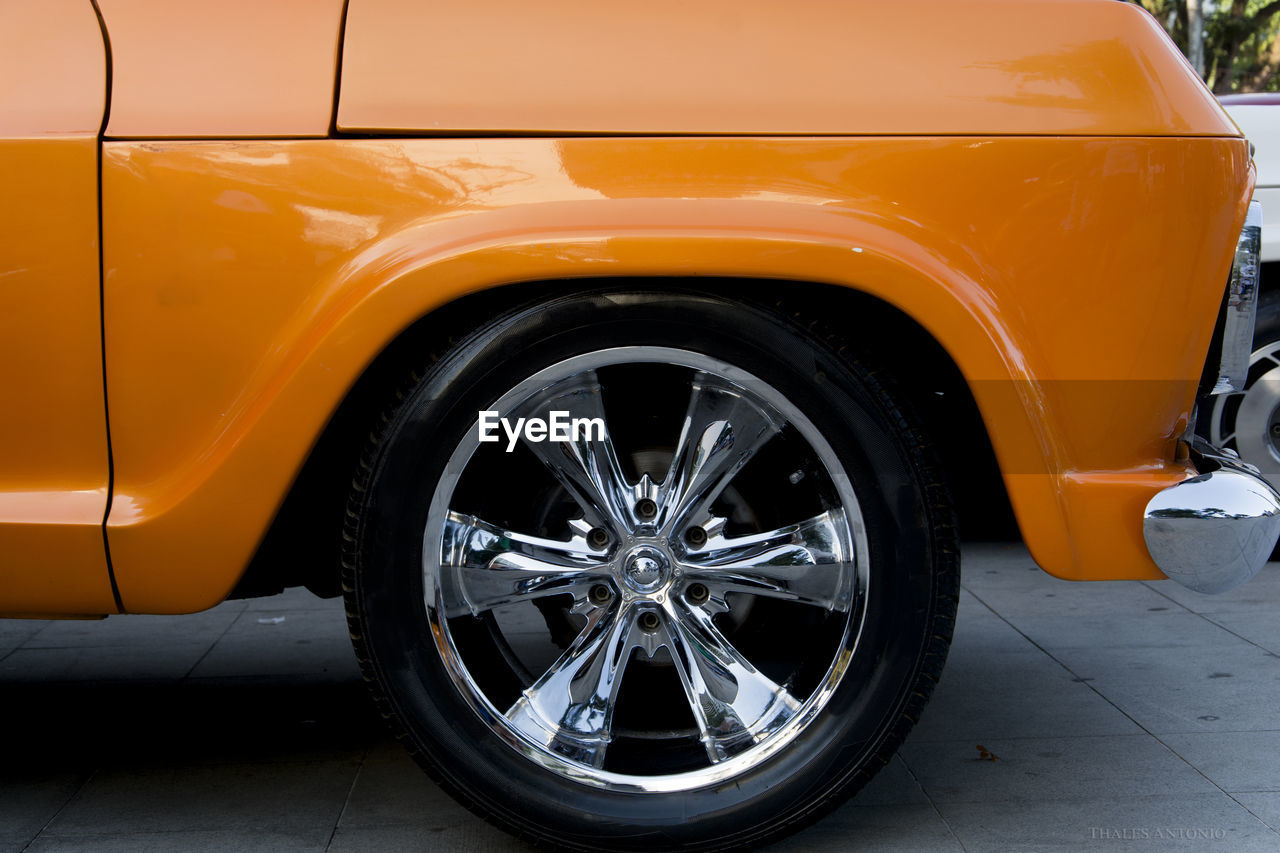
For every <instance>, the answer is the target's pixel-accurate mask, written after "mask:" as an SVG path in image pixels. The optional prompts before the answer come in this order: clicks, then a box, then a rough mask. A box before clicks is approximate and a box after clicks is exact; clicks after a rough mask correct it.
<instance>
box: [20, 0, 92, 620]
mask: <svg viewBox="0 0 1280 853" xmlns="http://www.w3.org/2000/svg"><path fill="white" fill-rule="evenodd" d="M106 66H107V63H106V52H105V50H104V47H103V40H102V30H101V28H100V26H99V24H98V18H97V16H96V15H95V14H94V10H93V5H92V4H91V3H90V2H89V0H46V2H40V3H17V2H7V3H2V4H0V81H4V82H5V83H8V84H9V85H0V234H3V235H4V242H3V244H0V388H3V389H4V400H5V406H4V408H3V416H2V417H0V613H109V612H114V611H115V609H116V605H115V599H114V597H113V595H112V590H111V584H110V578H109V575H108V569H107V562H106V555H105V550H104V545H103V535H102V521H103V518H104V517H105V515H106V509H107V489H108V481H109V473H108V472H109V461H108V454H107V420H106V412H105V410H104V403H103V387H102V338H101V315H100V294H99V285H98V279H99V269H98V142H97V137H98V131H99V129H100V128H101V126H102V115H103V109H104V105H105V102H106V80H107V73H106Z"/></svg>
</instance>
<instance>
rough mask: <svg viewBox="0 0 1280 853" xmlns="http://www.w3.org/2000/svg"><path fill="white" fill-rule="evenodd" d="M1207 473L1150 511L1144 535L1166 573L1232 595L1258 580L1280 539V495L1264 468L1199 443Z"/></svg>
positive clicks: (1194, 451)
mask: <svg viewBox="0 0 1280 853" xmlns="http://www.w3.org/2000/svg"><path fill="white" fill-rule="evenodd" d="M1191 458H1192V461H1193V462H1194V463H1195V466H1196V470H1198V471H1199V472H1200V473H1199V474H1198V475H1197V476H1195V477H1191V478H1190V479H1187V480H1183V481H1182V482H1181V483H1178V484H1177V485H1174V486H1170V487H1168V488H1167V489H1163V490H1161V491H1160V492H1159V493H1157V494H1156V496H1155V497H1153V498H1152V499H1151V500H1150V502H1149V503H1148V504H1147V510H1146V513H1145V514H1144V516H1143V520H1142V536H1143V538H1144V539H1145V540H1146V542H1147V552H1148V553H1149V554H1150V555H1151V559H1152V560H1154V561H1155V564H1156V565H1157V566H1159V567H1160V571H1162V572H1164V573H1165V574H1166V575H1168V576H1169V578H1170V579H1172V580H1175V581H1177V582H1178V583H1180V584H1182V585H1183V586H1185V587H1187V588H1188V589H1193V590H1195V591H1196V592H1208V593H1217V592H1226V591H1227V590H1229V589H1232V588H1233V587H1237V586H1239V585H1240V584H1242V583H1244V582H1245V581H1247V580H1248V579H1249V578H1251V577H1253V576H1254V575H1255V574H1257V573H1258V569H1260V568H1262V566H1263V565H1264V564H1265V563H1266V562H1267V558H1268V557H1270V556H1271V551H1272V549H1273V548H1274V547H1275V545H1276V539H1277V537H1280V494H1277V493H1276V490H1275V489H1273V488H1271V486H1270V485H1268V484H1267V481H1266V480H1264V479H1262V477H1261V476H1260V475H1259V474H1258V469H1257V468H1254V467H1253V466H1252V465H1247V464H1245V463H1244V462H1241V461H1240V460H1239V459H1238V458H1236V457H1235V456H1231V455H1228V453H1226V452H1223V451H1221V450H1218V449H1217V448H1215V447H1213V446H1212V445H1211V444H1209V443H1208V442H1206V441H1205V440H1204V439H1201V438H1196V439H1195V441H1194V443H1193V445H1192V448H1191Z"/></svg>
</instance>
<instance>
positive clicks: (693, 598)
mask: <svg viewBox="0 0 1280 853" xmlns="http://www.w3.org/2000/svg"><path fill="white" fill-rule="evenodd" d="M684 597H685V598H687V599H688V600H689V603H690V604H705V603H706V601H707V599H708V598H710V597H711V591H710V590H708V589H707V588H706V586H704V585H703V584H700V583H691V584H689V588H688V589H686V590H685V591H684Z"/></svg>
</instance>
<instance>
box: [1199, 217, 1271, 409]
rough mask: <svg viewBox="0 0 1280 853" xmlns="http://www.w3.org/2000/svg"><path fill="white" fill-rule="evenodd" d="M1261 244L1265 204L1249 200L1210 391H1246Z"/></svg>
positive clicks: (1237, 247) (1229, 289)
mask: <svg viewBox="0 0 1280 853" xmlns="http://www.w3.org/2000/svg"><path fill="white" fill-rule="evenodd" d="M1261 246H1262V205H1261V204H1259V203H1258V202H1256V201H1251V202H1249V212H1248V214H1246V216H1245V220H1244V227H1243V228H1241V229H1240V237H1239V238H1238V239H1237V240H1236V254H1235V259H1234V260H1233V261H1232V264H1231V277H1230V278H1229V279H1228V281H1227V294H1226V302H1225V304H1224V305H1223V312H1224V313H1223V317H1222V324H1221V338H1220V339H1219V341H1218V349H1219V351H1218V365H1217V376H1216V378H1215V379H1214V382H1213V385H1212V386H1211V388H1210V390H1209V393H1210V394H1229V393H1231V392H1232V391H1243V390H1244V385H1245V381H1246V380H1247V378H1248V376H1249V357H1250V355H1251V354H1252V352H1253V323H1254V318H1255V316H1256V315H1257V312H1258V264H1259V258H1260V256H1261V255H1260V252H1261Z"/></svg>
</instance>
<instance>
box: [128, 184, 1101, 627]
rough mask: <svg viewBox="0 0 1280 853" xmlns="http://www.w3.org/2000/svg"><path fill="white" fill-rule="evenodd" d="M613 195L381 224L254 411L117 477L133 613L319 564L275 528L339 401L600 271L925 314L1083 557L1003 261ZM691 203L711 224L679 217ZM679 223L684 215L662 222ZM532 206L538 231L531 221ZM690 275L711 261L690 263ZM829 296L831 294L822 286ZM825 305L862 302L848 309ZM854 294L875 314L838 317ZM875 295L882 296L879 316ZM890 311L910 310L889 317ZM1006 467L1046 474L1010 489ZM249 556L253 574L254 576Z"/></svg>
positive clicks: (334, 283)
mask: <svg viewBox="0 0 1280 853" xmlns="http://www.w3.org/2000/svg"><path fill="white" fill-rule="evenodd" d="M610 204H611V205H617V204H621V205H622V206H623V209H614V208H609V209H606V210H604V211H601V210H599V209H597V208H596V207H594V206H588V207H589V208H590V209H589V210H588V209H583V210H581V211H579V210H578V209H577V206H575V205H569V207H571V208H573V210H572V211H567V210H561V209H560V208H559V206H557V210H558V211H559V213H560V214H562V216H561V217H560V219H559V220H556V221H564V217H565V216H567V214H568V213H569V212H572V213H573V214H574V215H573V216H571V217H568V221H570V222H576V223H578V224H577V225H565V226H563V227H561V228H551V227H546V224H545V218H543V217H542V216H541V215H540V214H539V212H536V211H528V210H525V211H520V215H519V216H518V217H516V218H515V219H514V220H513V219H512V217H513V216H514V215H515V214H514V213H513V212H511V211H495V212H493V213H492V214H479V215H478V216H477V218H479V219H485V220H487V221H486V222H485V223H483V224H482V225H481V226H476V225H474V224H472V225H469V226H468V227H467V228H465V229H463V231H464V232H465V234H464V233H461V232H460V231H459V229H460V228H462V226H463V225H464V224H465V223H464V222H463V221H462V219H453V220H449V221H447V222H444V223H440V224H439V228H440V229H442V230H438V231H430V229H429V233H424V232H422V229H421V228H420V227H416V226H415V227H411V228H408V229H406V230H403V231H399V232H394V233H391V234H388V235H386V237H385V238H383V239H380V240H378V241H377V243H376V245H374V246H371V247H369V248H368V249H367V250H366V251H362V252H360V253H359V254H358V255H357V256H355V257H353V258H352V259H351V260H349V261H348V262H347V263H346V264H344V265H343V266H342V267H341V269H339V270H337V271H336V272H335V273H334V274H333V276H332V277H331V278H330V279H329V280H327V281H324V282H319V283H317V284H316V286H315V293H314V295H313V297H312V299H311V300H310V301H309V303H308V304H307V305H306V306H304V310H301V311H300V312H299V313H298V314H296V315H295V317H294V319H293V321H292V322H291V324H290V326H289V328H286V329H282V330H278V332H277V334H276V339H275V345H274V350H273V352H272V356H273V358H274V359H275V361H274V364H272V365H266V366H264V369H262V370H260V371H259V372H258V375H257V377H258V379H259V380H260V381H259V382H258V384H256V385H255V387H252V388H246V389H244V390H243V391H242V393H241V395H240V399H241V400H243V401H244V404H243V407H242V408H241V409H240V410H239V411H236V412H234V413H231V414H230V415H229V416H228V417H227V419H226V422H225V424H224V425H223V426H222V427H221V428H220V429H221V431H220V433H219V435H218V436H217V441H216V443H215V444H213V445H210V446H209V448H208V449H207V450H206V451H205V452H202V454H201V455H200V456H199V457H196V458H191V459H189V460H188V461H187V462H186V463H184V466H185V467H184V468H183V469H182V470H176V471H172V472H170V473H167V474H166V475H165V478H164V480H162V481H157V482H152V483H142V484H141V485H145V486H147V487H148V489H149V491H147V492H140V491H135V492H130V491H128V490H125V491H120V490H118V491H117V493H116V495H115V496H114V502H113V508H112V514H111V517H110V518H109V519H108V522H107V533H108V540H109V543H110V547H111V554H112V560H113V565H114V566H115V569H116V576H117V579H118V581H119V583H120V587H121V595H122V598H123V600H124V605H125V609H126V610H127V611H131V612H147V613H180V612H191V611H195V610H200V609H204V608H207V607H211V606H213V605H215V604H217V603H218V602H220V601H222V600H223V599H225V598H226V597H227V596H228V595H229V594H233V591H234V594H237V595H243V594H251V593H268V592H271V591H273V589H274V588H276V586H277V585H278V584H277V582H276V581H274V580H271V581H269V582H267V583H265V585H264V583H263V579H264V577H269V575H263V573H262V572H263V570H262V568H261V567H262V566H263V565H264V564H269V563H271V562H272V561H273V560H277V559H280V558H281V550H280V549H281V547H282V546H284V547H285V548H286V553H285V554H284V555H283V559H285V560H287V561H288V562H290V563H294V564H309V563H311V562H312V561H313V560H314V559H315V557H314V555H312V554H308V553H287V547H288V546H289V545H290V544H291V540H290V537H289V536H286V535H284V534H282V533H280V532H279V531H281V530H288V529H290V526H291V522H290V521H289V519H291V518H293V519H296V518H297V516H298V513H299V510H298V509H297V507H298V505H299V501H297V500H293V501H291V502H286V498H287V497H288V496H290V495H295V494H299V493H303V492H307V491H309V490H311V489H312V488H313V486H314V480H313V478H314V477H315V476H317V475H316V474H315V472H316V471H324V470H325V464H326V463H325V461H324V460H327V459H329V458H330V457H331V454H330V452H329V450H328V448H330V447H331V446H333V445H334V444H335V443H336V442H338V441H339V439H340V437H342V436H344V435H347V433H346V432H345V431H346V430H348V429H350V427H348V426H347V425H346V415H344V411H364V412H366V413H367V411H368V407H369V406H370V405H372V402H371V401H372V400H373V399H374V398H375V396H376V395H375V394H374V391H373V389H378V388H380V387H381V390H382V391H384V392H385V391H386V390H387V389H386V388H385V387H384V386H380V382H382V381H384V380H382V379H381V378H380V377H382V376H383V375H384V373H383V371H384V368H385V365H389V364H395V363H397V361H398V360H400V359H398V356H403V354H404V352H405V348H407V347H410V346H411V345H413V344H414V343H415V342H420V341H422V340H423V338H422V337H421V336H423V335H427V336H429V337H430V339H431V340H432V341H436V342H439V341H440V340H441V339H442V338H447V337H448V336H449V335H450V334H456V333H459V332H460V331H461V330H463V329H465V328H466V326H467V323H468V322H474V320H475V317H476V315H477V314H481V315H483V314H485V313H486V312H491V311H493V310H497V309H498V308H499V307H501V306H504V305H510V304H512V302H513V300H514V299H515V297H517V296H518V297H520V298H532V297H534V296H537V295H542V296H545V295H546V294H547V293H548V292H553V291H549V288H563V287H565V286H574V287H580V286H583V285H584V281H585V280H599V279H609V280H612V281H618V280H630V281H637V280H644V281H650V282H652V281H655V280H660V281H662V282H663V283H664V285H667V286H671V285H673V284H677V283H678V282H680V281H681V280H685V281H686V282H688V283H692V284H694V285H696V286H698V287H704V288H705V287H708V286H710V285H711V284H712V283H715V284H716V286H718V287H720V288H721V292H723V293H724V294H725V295H727V296H730V297H734V296H741V295H742V294H748V293H757V294H760V293H761V292H762V291H766V290H767V291H769V292H770V295H772V296H773V297H774V298H778V297H784V298H787V299H788V302H789V303H794V304H796V305H797V306H798V309H799V310H801V311H802V312H815V313H816V314H818V315H822V314H827V315H830V316H826V317H823V319H824V320H826V321H828V322H836V323H840V324H841V325H842V326H844V327H846V328H848V329H849V330H850V331H851V332H855V331H856V332H858V333H859V334H864V333H865V330H866V329H868V328H875V327H876V323H875V322H873V321H875V320H876V319H877V318H879V317H885V316H888V317H897V316H898V315H903V316H904V317H906V318H910V321H911V324H914V326H913V325H911V324H907V325H903V324H902V323H898V324H897V325H895V324H886V326H885V328H899V327H901V328H908V329H912V330H913V332H914V336H912V335H908V336H907V337H906V338H904V339H909V340H921V341H927V342H928V344H929V347H930V348H931V349H932V350H935V351H941V352H944V353H946V355H947V366H946V372H947V373H948V374H949V375H951V376H955V375H956V373H957V372H958V373H959V374H960V375H962V376H963V377H964V380H965V381H966V382H967V383H968V387H966V388H965V389H964V390H965V392H966V393H967V394H969V396H970V397H971V398H972V400H973V401H974V402H976V410H977V411H980V412H981V421H982V423H983V424H985V427H986V429H985V430H979V429H977V428H976V427H974V428H972V429H967V431H965V432H964V433H963V434H964V435H966V436H977V437H978V438H979V439H981V438H983V437H985V436H987V435H991V436H992V437H993V440H992V442H991V444H992V445H993V447H994V450H995V457H996V459H998V460H999V463H1000V464H999V467H1000V468H1001V470H1003V471H1004V472H1005V478H1004V479H1005V485H1006V486H1008V487H1009V491H1008V494H1009V496H1010V498H1012V504H1013V507H1014V509H1015V511H1016V512H1017V517H1018V520H1019V523H1020V525H1021V528H1022V533H1023V535H1024V538H1025V539H1026V540H1027V542H1028V544H1029V545H1031V547H1032V551H1033V553H1034V554H1035V556H1036V559H1037V562H1039V563H1040V565H1042V566H1044V567H1045V568H1047V569H1050V570H1051V571H1055V572H1057V573H1060V574H1065V575H1070V574H1071V572H1072V571H1073V567H1074V566H1075V563H1076V561H1075V556H1074V554H1073V552H1072V549H1071V546H1070V543H1069V540H1068V537H1067V523H1066V517H1065V515H1064V507H1063V505H1062V500H1061V497H1060V496H1059V494H1058V492H1057V483H1058V477H1057V476H1056V474H1057V469H1056V468H1055V466H1056V465H1057V464H1058V462H1059V460H1058V458H1056V457H1055V456H1054V455H1053V451H1054V448H1055V446H1056V437H1055V434H1054V432H1053V430H1054V428H1055V425H1054V423H1053V421H1052V418H1045V417H1038V416H1037V413H1043V411H1044V408H1045V407H1044V405H1043V403H1042V401H1040V400H1038V399H1036V395H1037V394H1038V389H1037V386H1036V385H1035V383H1034V382H1032V381H1030V377H1031V375H1032V373H1031V367H1030V364H1029V363H1028V359H1029V355H1028V353H1032V354H1033V351H1034V339H1033V336H1032V335H1030V334H1029V332H1028V331H1026V330H1023V329H1021V328H1019V326H1018V324H1019V323H1020V322H1021V318H1022V315H1021V313H1020V312H1019V311H1017V310H1016V306H1005V307H1004V308H1002V306H1001V304H1000V294H1001V293H1005V294H1007V293H1008V292H1009V288H1008V286H1007V285H1008V283H1007V282H1002V281H1000V280H999V279H995V278H991V276H992V275H994V274H995V273H994V270H993V269H991V268H989V267H986V266H984V265H983V263H982V259H981V258H979V257H977V256H976V255H974V254H973V253H972V252H970V251H968V250H966V249H965V248H964V247H963V246H960V245H959V244H953V243H952V242H951V241H950V240H948V239H947V238H945V237H940V236H938V235H936V234H928V233H924V232H921V233H919V234H916V233H914V232H911V233H907V234H904V233H902V232H901V231H900V230H897V229H895V228H892V227H890V224H889V223H887V222H885V221H882V220H879V219H877V218H876V217H874V216H871V215H870V214H868V215H867V216H866V217H862V218H859V219H858V221H856V222H852V223H851V222H850V221H849V220H848V219H847V218H846V217H843V216H833V215H832V214H831V213H829V212H824V211H821V210H818V211H815V210H813V209H811V208H805V209H802V210H797V209H795V207H797V206H792V205H786V204H780V203H777V202H742V203H726V202H720V201H717V202H714V203H710V204H708V205H704V204H701V203H699V204H697V205H695V206H696V207H697V208H698V210H697V216H696V217H694V216H693V214H691V213H690V212H689V211H688V209H687V208H688V205H687V204H685V203H683V202H676V203H675V207H670V206H664V205H661V204H650V203H648V202H647V201H640V202H639V204H638V206H636V205H632V204H630V203H628V202H617V201H611V202H610ZM740 204H745V205H746V206H747V207H750V208H752V210H751V211H743V210H741V209H739V207H740ZM760 205H763V209H755V208H756V207H759V206H760ZM534 206H535V207H537V205H534ZM633 206H636V207H637V209H636V210H634V211H633V210H631V207H633ZM704 208H706V209H704ZM610 211H612V217H613V218H612V219H606V220H603V221H601V220H596V221H594V222H592V221H590V219H589V216H588V215H589V214H592V213H594V214H597V215H598V214H600V213H602V212H603V213H609V212H610ZM664 211H665V213H664ZM555 212H556V211H541V214H547V213H555ZM629 212H630V213H629ZM629 215H630V216H632V218H630V219H629V218H628V216H629ZM681 216H683V217H685V218H694V219H696V220H700V221H701V222H702V223H703V224H702V225H700V226H699V227H697V228H696V229H695V228H693V227H692V226H686V225H682V224H681V221H680V217H681ZM490 217H494V218H492V219H491V218H490ZM619 217H621V218H619ZM673 217H674V218H675V219H674V221H675V222H676V224H675V225H671V224H665V223H669V222H671V221H673ZM463 219H465V218H463ZM533 219H538V220H539V221H542V222H543V226H542V227H540V228H536V229H535V228H533V227H532V220H533ZM553 219H554V217H553ZM707 222H719V223H720V224H719V225H718V226H716V227H711V226H709V225H707V224H705V223H707ZM762 222H773V223H774V225H773V226H772V227H762V226H761V223H762ZM485 225H487V226H488V227H487V228H484V226H485ZM482 228H483V230H479V229H482ZM478 230H479V233H477V232H478ZM854 235H856V239H857V241H856V242H853V238H854ZM423 246H429V247H432V248H430V249H428V250H425V251H424V250H423V248H422V247H423ZM690 270H697V271H699V273H700V274H698V275H695V276H690V275H689V271H690ZM588 274H589V275H588ZM780 282H785V283H786V284H785V286H782V287H780V286H779V283H780ZM801 289H804V294H803V295H801V294H800V290H801ZM819 293H821V294H824V295H823V296H821V297H817V296H815V295H814V294H819ZM859 294H860V295H859ZM759 298H763V297H762V296H761V297H759ZM832 299H837V300H838V299H848V300H853V301H851V302H848V303H845V304H843V305H837V304H835V303H832V302H831V301H830V300H832ZM859 300H861V301H859ZM869 300H870V301H869ZM855 303H856V304H857V310H860V311H863V313H867V314H868V316H866V317H865V318H863V317H852V316H842V315H841V313H840V312H842V311H843V312H849V311H850V310H851V308H850V306H854V305H855ZM868 306H876V307H875V309H874V310H871V311H870V312H869V313H868V311H867V309H868ZM889 308H892V310H893V312H897V313H896V314H895V313H892V312H891V313H888V314H886V313H885V312H886V311H888V309H889ZM862 319H866V320H867V321H868V322H867V323H861V322H858V321H859V320H862ZM915 327H918V330H916V329H915ZM920 332H925V333H926V334H925V335H924V336H923V337H922V336H921V335H920V334H919V333H920ZM400 363H403V361H402V360H400ZM266 367H270V370H268V369H266ZM961 384H963V383H961ZM954 387H956V388H959V387H960V386H959V384H957V385H955V386H954ZM344 401H345V403H344ZM238 402H239V401H238ZM967 411H968V412H969V414H970V415H971V414H972V412H973V411H974V410H973V409H968V410H967ZM966 423H967V424H970V425H974V424H976V423H977V419H976V418H973V417H970V418H968V419H967V420H966ZM326 424H328V425H329V426H327V427H326ZM997 424H998V426H999V429H998V430H993V428H992V427H993V425H997ZM958 434H959V433H958ZM334 436H338V437H339V438H334ZM978 455H980V454H978ZM309 459H311V460H316V461H314V462H309V461H308V460H309ZM1011 464H1012V465H1013V466H1014V467H1013V470H1015V471H1017V472H1020V473H1021V472H1031V473H1032V474H1033V476H1030V477H1020V478H1017V480H1016V481H1013V482H1011V481H1010V480H1009V478H1008V476H1007V475H1008V471H1009V470H1010V465H1011ZM1036 474H1040V475H1045V474H1048V475H1049V476H1036ZM117 485H118V484H117ZM134 485H135V486H136V485H138V484H134ZM997 493H998V492H997ZM210 519H217V520H218V525H216V526H214V525H211V522H210ZM339 521H340V519H339ZM297 525H298V523H297V522H296V521H294V522H292V526H293V528H294V529H296V528H297ZM303 526H304V527H305V528H306V529H308V530H309V531H311V532H312V533H314V531H315V529H316V527H315V525H314V524H307V525H303ZM337 527H339V528H340V525H337ZM322 538H323V537H322ZM295 541H296V538H295ZM322 562H323V561H322ZM251 564H252V566H253V571H252V572H251V573H246V569H247V567H249V566H250V565H251ZM317 565H321V564H320V563H317ZM175 567H177V568H175ZM324 570H325V569H324V568H321V569H318V571H324ZM237 585H238V586H237ZM316 586H317V588H320V589H322V591H330V590H324V588H323V587H321V586H320V585H319V584H316Z"/></svg>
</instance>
